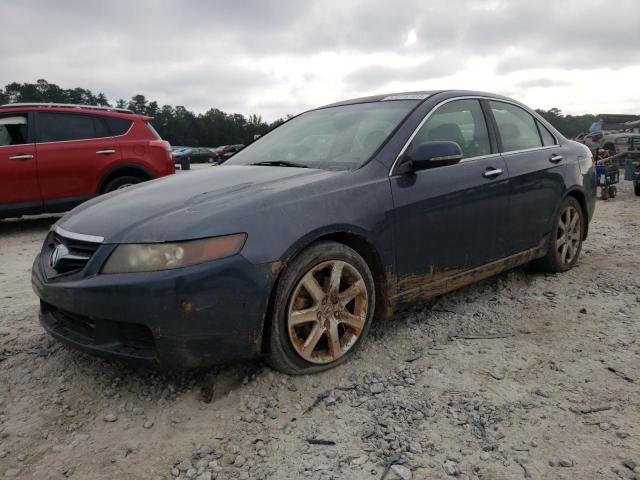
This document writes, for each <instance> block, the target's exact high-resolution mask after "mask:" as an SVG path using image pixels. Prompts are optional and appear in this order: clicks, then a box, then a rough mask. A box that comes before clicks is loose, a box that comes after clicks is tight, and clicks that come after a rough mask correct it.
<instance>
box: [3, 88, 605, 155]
mask: <svg viewBox="0 0 640 480" xmlns="http://www.w3.org/2000/svg"><path fill="white" fill-rule="evenodd" d="M14 102H54V103H74V104H81V105H100V106H105V107H111V106H115V107H118V108H127V109H129V110H132V111H134V112H135V113H138V114H142V115H148V116H150V117H154V120H153V126H154V128H155V129H156V130H157V131H158V133H159V134H160V136H162V138H164V139H165V140H168V141H169V142H170V143H171V144H172V145H188V146H192V147H215V146H218V145H229V144H236V143H244V144H247V143H249V142H251V141H252V140H253V139H254V137H255V136H256V135H264V134H265V133H266V132H268V131H269V130H270V129H272V128H274V127H276V126H277V125H280V124H281V123H282V122H284V121H285V120H286V118H281V119H278V120H276V121H275V122H271V123H268V122H265V121H264V120H262V117H261V116H260V115H255V114H254V115H249V117H248V118H247V117H245V116H244V115H241V114H239V113H225V112H223V111H222V110H220V109H218V108H210V109H209V110H207V111H206V112H204V113H198V114H197V113H194V112H191V111H189V110H188V109H186V108H185V107H183V106H175V107H174V106H171V105H162V106H160V105H159V104H158V102H156V101H149V100H148V99H147V98H146V97H145V96H144V95H140V94H138V95H134V96H133V97H131V99H130V100H124V99H119V100H118V101H116V102H115V105H112V104H111V103H110V102H109V100H108V99H107V97H106V96H105V94H104V93H102V92H99V93H97V94H94V93H93V92H92V91H91V90H88V89H85V88H79V87H77V88H61V87H60V86H58V85H56V84H55V83H49V82H47V81H46V80H43V79H41V80H38V81H37V82H36V83H17V82H13V83H10V84H8V85H6V86H5V87H4V89H1V88H0V105H2V104H5V103H14ZM536 111H537V112H538V113H539V114H540V115H542V116H543V117H544V118H545V119H546V120H547V121H548V122H549V123H551V125H553V126H554V127H556V128H557V129H558V130H559V131H560V132H561V133H562V134H563V135H565V136H566V137H568V138H573V137H575V136H576V135H577V134H578V133H580V132H587V131H589V127H590V125H591V124H592V123H593V122H595V121H596V117H595V115H591V114H587V115H565V114H563V113H562V111H561V110H559V109H557V108H552V109H550V110H541V109H538V110H536ZM288 117H290V116H288ZM288 117H287V118H288Z"/></svg>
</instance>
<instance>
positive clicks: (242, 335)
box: [32, 245, 273, 368]
mask: <svg viewBox="0 0 640 480" xmlns="http://www.w3.org/2000/svg"><path fill="white" fill-rule="evenodd" d="M104 247H107V246H106V245H105V246H104ZM97 253H98V252H97ZM98 256H99V255H98ZM40 257H41V255H40V256H38V258H36V261H35V262H34V265H33V269H32V285H33V289H34V291H35V293H36V294H37V295H38V297H40V300H41V308H40V321H41V323H42V325H43V327H44V328H45V329H46V330H47V332H49V333H50V334H51V335H52V336H53V337H55V338H57V339H58V340H60V341H62V342H64V343H66V344H68V345H70V346H72V347H74V348H77V349H79V350H82V351H85V352H89V353H92V354H96V355H100V356H105V357H117V358H121V359H124V360H128V361H131V362H135V363H139V364H155V365H159V366H161V367H163V368H192V367H198V366H205V365H212V364H219V363H226V362H229V361H230V360H234V359H238V358H251V357H255V356H256V355H258V354H259V353H260V350H261V345H262V331H263V324H264V316H265V312H266V309H267V303H268V298H269V294H270V291H271V287H272V285H273V274H272V270H271V264H270V263H269V264H262V265H255V264H252V263H250V262H249V261H247V260H246V259H245V258H244V257H242V256H241V255H235V256H233V257H229V258H225V259H222V260H216V261H213V262H207V263H203V264H200V265H195V266H191V267H186V268H181V269H176V270H167V271H161V272H145V273H127V274H106V275H103V274H99V273H96V272H93V273H85V272H90V271H91V267H90V265H87V267H85V269H84V270H83V272H80V274H74V275H70V276H67V277H65V276H59V277H55V278H50V277H47V273H46V271H47V268H46V267H45V264H44V262H43V261H42V260H41V258H40Z"/></svg>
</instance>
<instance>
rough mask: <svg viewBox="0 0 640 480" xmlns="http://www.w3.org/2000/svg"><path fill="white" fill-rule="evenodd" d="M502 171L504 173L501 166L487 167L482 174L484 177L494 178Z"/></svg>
mask: <svg viewBox="0 0 640 480" xmlns="http://www.w3.org/2000/svg"><path fill="white" fill-rule="evenodd" d="M503 173H504V171H503V170H502V169H501V168H492V167H489V168H488V169H487V170H485V172H484V173H483V174H482V176H483V177H484V178H495V177H499V176H500V175H502V174H503Z"/></svg>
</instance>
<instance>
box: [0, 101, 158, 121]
mask: <svg viewBox="0 0 640 480" xmlns="http://www.w3.org/2000/svg"><path fill="white" fill-rule="evenodd" d="M14 110H20V111H23V112H24V111H25V110H27V111H30V112H31V111H43V112H62V113H68V112H71V113H91V114H92V115H103V116H108V117H117V118H126V119H131V118H132V117H137V118H142V119H144V120H150V119H151V118H152V117H148V116H146V115H139V114H136V113H135V112H133V111H132V110H128V109H126V108H117V107H103V106H100V105H76V104H70V103H7V104H5V105H0V113H4V112H11V111H14Z"/></svg>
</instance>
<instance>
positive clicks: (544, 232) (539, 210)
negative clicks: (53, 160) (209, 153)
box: [32, 91, 596, 374]
mask: <svg viewBox="0 0 640 480" xmlns="http://www.w3.org/2000/svg"><path fill="white" fill-rule="evenodd" d="M592 162H593V158H592V155H591V153H590V151H589V150H588V149H587V147H585V146H584V145H581V144H578V143H576V142H573V141H570V140H567V139H566V138H564V137H563V136H562V135H561V134H560V133H559V132H558V131H557V130H555V129H554V128H553V127H552V126H551V125H549V124H548V123H547V122H546V121H545V120H544V119H543V118H541V117H540V116H539V115H537V114H536V113H535V112H533V111H532V110H530V109H528V108H527V107H525V106H523V105H522V104H520V103H518V102H515V101H513V100H510V99H508V98H504V97H501V96H498V95H492V94H487V93H478V92H468V91H437V92H417V93H402V94H396V95H385V96H375V97H367V98H360V99H356V100H349V101H345V102H340V103H336V104H333V105H328V106H326V107H322V108H319V109H316V110H311V111H309V112H306V113H303V114H301V115H299V116H297V117H295V118H293V119H291V120H289V121H287V122H286V123H284V124H283V125H281V126H280V127H278V128H276V129H275V130H273V131H272V132H270V133H269V134H267V135H265V136H263V137H262V138H260V139H259V140H257V141H256V142H254V143H253V144H251V145H249V146H248V147H246V148H245V149H244V150H242V151H241V152H240V153H238V154H236V155H235V156H234V157H233V158H232V159H230V160H229V161H228V162H226V163H225V164H224V166H221V167H217V168H211V169H207V170H206V171H200V172H197V173H192V174H185V175H178V176H175V177H172V178H164V179H160V180H156V181H153V182H146V183H144V184H141V185H138V186H135V187H131V188H128V189H125V190H120V191H117V192H114V193H112V194H108V195H104V196H102V197H100V198H96V199H94V200H92V201H89V202H87V203H85V204H84V205H82V206H80V207H78V208H76V209H75V210H73V211H72V212H70V213H69V214H67V215H66V216H65V217H63V218H62V219H61V220H60V221H58V222H57V223H56V225H55V226H54V227H53V228H52V230H51V231H50V232H49V234H48V236H47V238H46V241H45V243H44V246H43V249H42V252H41V253H40V255H39V256H38V258H37V259H36V260H35V263H34V265H33V275H32V279H33V287H34V290H35V292H36V293H37V295H38V296H39V297H40V299H41V314H40V320H41V323H42V325H43V326H44V328H45V329H46V330H47V331H48V332H49V333H50V334H51V335H53V336H54V337H56V338H57V339H59V340H60V341H62V342H65V343H67V344H69V345H71V346H72V347H75V348H78V349H80V350H83V351H86V352H91V353H95V354H98V355H105V356H112V357H120V358H124V359H129V360H132V361H137V362H141V363H156V364H159V365H162V366H166V367H193V366H198V365H208V364H213V363H220V362H228V361H229V360H232V359H237V358H239V357H244V358H247V357H256V356H264V357H266V359H267V360H268V362H269V363H270V364H271V365H273V366H274V367H275V368H277V369H279V370H282V371H284V372H288V373H292V374H299V373H310V372H316V371H319V370H323V369H326V368H329V367H333V366H335V365H337V364H339V363H341V362H344V361H345V360H346V359H348V358H349V356H350V355H352V354H353V352H354V351H355V350H356V349H357V348H358V346H359V345H360V344H361V343H362V341H363V339H364V337H365V336H366V334H367V331H368V329H369V327H370V325H371V322H373V321H374V319H375V318H378V317H384V316H391V315H393V312H394V310H396V309H397V308H399V307H400V306H402V305H404V304H406V303H407V302H415V301H420V300H425V299H429V298H432V297H434V296H436V295H440V294H443V293H445V292H448V291H451V290H454V289H456V288H459V287H461V286H463V285H467V284H469V283H472V282H475V281H477V280H480V279H482V278H486V277H489V276H491V275H494V274H496V273H498V272H501V271H503V270H506V269H509V268H513V267H516V266H518V265H523V264H527V263H533V264H535V266H536V267H538V268H541V269H544V270H546V271H550V272H563V271H565V270H568V269H570V268H571V267H573V266H574V265H575V263H576V262H577V260H578V256H579V254H580V249H581V245H582V242H583V240H584V239H585V238H586V236H587V231H588V225H589V220H590V219H591V217H592V215H593V211H594V205H595V192H596V182H595V172H594V169H593V163H592Z"/></svg>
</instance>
